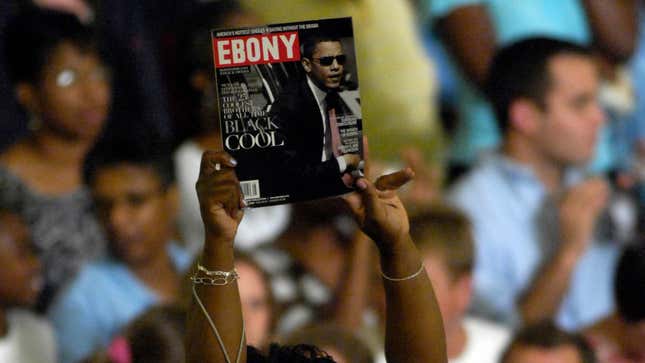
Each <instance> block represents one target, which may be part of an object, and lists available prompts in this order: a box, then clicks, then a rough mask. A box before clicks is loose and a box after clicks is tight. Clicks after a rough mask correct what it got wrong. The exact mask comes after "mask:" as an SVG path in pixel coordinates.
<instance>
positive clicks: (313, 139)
mask: <svg viewBox="0 0 645 363" xmlns="http://www.w3.org/2000/svg"><path fill="white" fill-rule="evenodd" d="M269 114H270V115H271V116H273V117H274V122H275V123H276V124H277V125H278V126H279V127H280V132H281V134H282V135H283V136H284V139H285V145H284V146H283V147H281V148H278V150H279V151H277V152H276V153H274V155H273V159H274V160H273V162H274V163H276V164H277V165H279V169H278V168H276V169H275V173H274V174H273V177H272V180H273V181H274V183H275V184H274V187H275V188H276V189H277V190H280V191H284V193H285V194H290V195H291V196H292V197H293V198H294V199H296V200H298V199H309V198H317V197H323V196H330V195H336V194H342V193H346V192H349V191H351V189H350V188H347V187H346V186H345V184H344V183H343V181H342V179H341V176H342V175H341V173H340V171H339V166H338V162H337V161H336V158H335V157H333V156H332V157H331V158H329V159H327V160H326V161H321V160H322V152H323V147H324V129H323V120H322V117H321V113H320V109H319V107H318V103H317V102H316V98H315V97H314V95H313V93H312V90H311V89H310V88H309V85H308V84H307V80H306V78H305V79H304V80H302V81H299V82H292V83H290V84H288V85H287V86H286V87H285V88H284V89H283V91H282V93H281V94H280V96H279V97H278V98H277V100H276V101H275V102H274V103H273V105H272V106H271V110H270V113H269Z"/></svg>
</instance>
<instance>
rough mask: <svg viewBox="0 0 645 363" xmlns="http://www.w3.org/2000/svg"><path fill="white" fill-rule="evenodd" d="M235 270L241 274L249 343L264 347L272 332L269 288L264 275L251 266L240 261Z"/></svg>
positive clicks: (242, 299)
mask: <svg viewBox="0 0 645 363" xmlns="http://www.w3.org/2000/svg"><path fill="white" fill-rule="evenodd" d="M235 268H236V269H237V271H238V273H239V274H240V280H239V281H238V286H239V289H240V301H241V303H242V312H243V314H242V315H243V316H244V322H245V324H246V339H247V342H248V343H249V344H251V345H253V346H255V347H263V346H264V345H265V344H266V343H267V341H268V339H269V333H270V330H271V314H272V311H271V303H270V301H269V294H270V292H269V286H267V282H266V280H264V277H263V276H262V274H261V273H260V272H259V271H258V270H257V269H256V268H255V267H254V266H252V265H251V264H249V263H246V262H244V261H239V262H236V263H235Z"/></svg>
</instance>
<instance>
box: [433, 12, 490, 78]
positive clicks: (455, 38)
mask: <svg viewBox="0 0 645 363" xmlns="http://www.w3.org/2000/svg"><path fill="white" fill-rule="evenodd" d="M438 27H439V29H438V30H439V34H440V36H441V38H442V39H443V41H444V44H446V47H447V48H448V49H449V50H450V53H451V54H452V55H453V57H454V59H455V60H456V62H457V63H458V64H459V66H460V67H461V69H462V70H463V71H464V73H465V75H466V76H467V77H468V79H469V80H470V81H471V82H472V83H473V84H475V85H476V86H477V87H478V88H479V89H483V87H484V84H485V81H486V76H487V73H488V66H489V64H490V62H491V60H492V59H493V54H494V53H495V46H496V35H495V30H494V27H493V25H492V23H491V20H490V18H489V15H488V11H487V10H486V7H485V6H484V5H468V6H463V7H460V8H458V9H456V10H454V11H453V12H451V13H450V14H448V15H447V16H446V17H444V18H442V19H441V20H439V22H438Z"/></svg>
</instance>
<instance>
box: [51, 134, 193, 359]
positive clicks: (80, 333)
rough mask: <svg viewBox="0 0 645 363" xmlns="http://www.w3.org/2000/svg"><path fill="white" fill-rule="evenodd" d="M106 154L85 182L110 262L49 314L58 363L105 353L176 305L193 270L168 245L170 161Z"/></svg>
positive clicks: (172, 201) (89, 273) (92, 164)
mask: <svg viewBox="0 0 645 363" xmlns="http://www.w3.org/2000/svg"><path fill="white" fill-rule="evenodd" d="M105 149H106V150H103V149H102V148H99V149H98V151H97V152H96V153H95V154H94V155H92V156H91V157H90V159H89V161H88V163H87V175H86V180H87V183H88V185H89V186H90V187H91V190H92V195H93V197H94V200H95V204H96V212H97V215H98V217H99V220H100V221H101V223H102V224H103V227H104V229H105V231H106V233H107V235H108V238H109V246H110V251H111V255H110V256H109V257H108V258H106V259H105V260H102V261H98V262H95V263H91V264H88V265H87V266H86V267H85V268H84V269H83V270H82V271H81V273H80V274H79V276H78V277H77V278H76V280H75V281H73V282H72V283H71V284H70V286H69V288H67V289H66V290H65V291H63V292H62V293H61V295H60V296H59V297H58V298H57V299H56V300H55V301H54V302H53V304H52V306H51V308H50V309H49V311H48V315H49V317H50V319H51V320H52V322H53V324H54V328H55V329H56V333H57V339H58V343H59V347H60V354H59V357H60V362H61V363H68V362H69V363H71V362H77V361H78V360H80V359H82V358H85V357H87V356H88V355H90V354H91V353H92V352H93V351H95V350H97V349H98V348H101V347H105V346H107V345H108V344H109V342H110V340H111V339H112V338H113V336H114V335H115V334H117V333H118V332H120V331H121V329H122V328H123V327H124V326H125V325H126V324H127V323H129V322H130V321H131V320H132V319H134V318H136V317H137V316H138V315H139V314H140V313H142V312H143V311H145V310H146V309H147V308H149V307H151V306H153V305H156V304H161V303H171V302H174V301H177V300H178V298H179V297H180V296H179V295H180V291H181V276H182V275H183V274H184V272H185V271H186V270H187V269H188V268H189V267H190V263H191V258H190V257H189V255H188V254H187V252H186V251H185V250H184V249H182V248H181V247H179V246H178V245H177V244H175V243H174V242H173V241H172V240H171V238H172V232H173V230H174V228H173V226H174V222H175V212H176V208H177V205H176V202H177V199H176V198H177V195H176V189H175V187H174V184H173V176H174V174H173V170H172V161H171V160H170V158H169V157H168V156H167V155H156V154H153V153H145V152H138V150H136V147H135V146H134V145H130V148H128V147H122V148H111V149H110V150H107V148H105Z"/></svg>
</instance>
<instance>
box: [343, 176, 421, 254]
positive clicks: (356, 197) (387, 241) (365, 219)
mask: <svg viewBox="0 0 645 363" xmlns="http://www.w3.org/2000/svg"><path fill="white" fill-rule="evenodd" d="M413 177H414V172H413V171H412V169H409V168H407V169H404V170H401V171H398V172H396V173H392V174H388V175H383V176H381V177H379V178H378V179H377V180H376V182H375V183H371V182H370V181H369V180H367V179H365V178H361V179H358V180H357V181H356V189H357V191H356V192H354V193H352V194H349V195H347V196H345V197H344V198H345V201H346V202H347V204H348V205H349V207H350V209H351V211H352V213H353V214H354V217H355V219H356V221H357V222H358V225H359V226H360V228H361V229H362V230H363V232H365V233H366V234H367V235H368V236H370V237H371V238H372V240H374V242H375V243H376V244H377V246H378V247H379V249H380V250H381V253H388V252H390V251H391V250H392V248H393V247H395V244H396V243H397V242H400V241H402V240H403V239H407V238H409V237H408V232H409V231H410V224H409V221H408V215H407V213H406V211H405V208H404V207H403V204H402V203H401V200H400V199H399V197H398V196H397V195H396V190H397V189H398V188H400V187H401V186H403V185H404V184H405V183H407V182H408V181H410V180H412V178H413Z"/></svg>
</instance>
